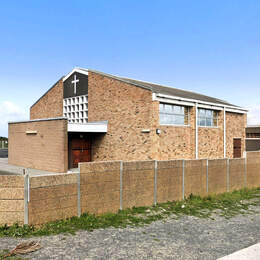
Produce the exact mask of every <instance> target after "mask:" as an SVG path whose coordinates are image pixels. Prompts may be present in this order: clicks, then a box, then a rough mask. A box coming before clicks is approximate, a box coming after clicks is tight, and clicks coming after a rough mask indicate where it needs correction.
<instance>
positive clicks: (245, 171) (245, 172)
mask: <svg viewBox="0 0 260 260" xmlns="http://www.w3.org/2000/svg"><path fill="white" fill-rule="evenodd" d="M244 186H245V188H246V187H247V158H245V168H244Z"/></svg>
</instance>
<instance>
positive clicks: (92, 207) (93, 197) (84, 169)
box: [80, 161, 120, 214]
mask: <svg viewBox="0 0 260 260" xmlns="http://www.w3.org/2000/svg"><path fill="white" fill-rule="evenodd" d="M80 191H81V199H80V201H81V210H82V213H83V212H89V213H95V214H102V213H105V212H116V211H117V210H118V209H119V208H120V162H119V161H116V162H97V163H82V164H80Z"/></svg>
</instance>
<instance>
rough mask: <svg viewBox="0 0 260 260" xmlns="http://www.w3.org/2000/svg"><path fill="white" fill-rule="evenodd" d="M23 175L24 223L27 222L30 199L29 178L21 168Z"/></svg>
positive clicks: (26, 223)
mask: <svg viewBox="0 0 260 260" xmlns="http://www.w3.org/2000/svg"><path fill="white" fill-rule="evenodd" d="M23 175H24V225H28V224H29V208H28V203H29V200H30V194H29V192H30V178H29V174H28V172H26V171H25V169H23Z"/></svg>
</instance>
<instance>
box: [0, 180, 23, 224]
mask: <svg viewBox="0 0 260 260" xmlns="http://www.w3.org/2000/svg"><path fill="white" fill-rule="evenodd" d="M16 222H17V223H19V224H23V223H24V176H8V175H3V176H1V175H0V225H4V224H7V225H12V224H13V223H16Z"/></svg>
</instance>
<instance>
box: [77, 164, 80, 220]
mask: <svg viewBox="0 0 260 260" xmlns="http://www.w3.org/2000/svg"><path fill="white" fill-rule="evenodd" d="M77 188H78V202H77V207H78V217H80V216H81V194H80V192H81V191H80V167H79V172H77Z"/></svg>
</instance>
